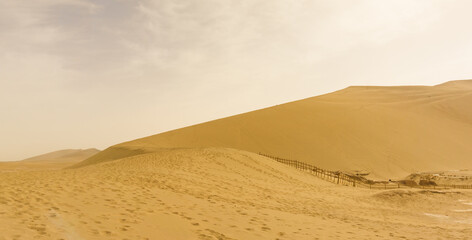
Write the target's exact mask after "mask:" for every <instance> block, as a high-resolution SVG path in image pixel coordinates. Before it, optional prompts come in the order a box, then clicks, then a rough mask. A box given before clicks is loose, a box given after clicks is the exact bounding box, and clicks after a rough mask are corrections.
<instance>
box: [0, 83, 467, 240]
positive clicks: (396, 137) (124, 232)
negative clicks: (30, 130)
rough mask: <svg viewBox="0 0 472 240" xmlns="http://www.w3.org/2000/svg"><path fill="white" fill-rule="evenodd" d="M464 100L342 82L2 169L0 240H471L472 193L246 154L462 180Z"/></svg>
mask: <svg viewBox="0 0 472 240" xmlns="http://www.w3.org/2000/svg"><path fill="white" fill-rule="evenodd" d="M471 101H472V81H459V82H449V83H446V84H442V85H438V86H433V87H427V86H410V87H350V88H347V89H344V90H341V91H338V92H335V93H331V94H327V95H323V96H318V97H314V98H309V99H305V100H301V101H297V102H292V103H287V104H283V105H278V106H275V107H271V108H267V109H263V110H259V111H254V112H250V113H246V114H241V115H237V116H233V117H229V118H225V119H220V120H216V121H212V122H208V123H203V124H199V125H195V126H191V127H187V128H183V129H178V130H174V131H170V132H166V133H162V134H158V135H154V136H150V137H146V138H142V139H137V140H134V141H130V142H126V143H122V144H118V145H115V146H112V147H110V148H108V149H106V150H104V151H102V152H97V151H90V152H89V153H88V154H90V155H91V156H90V157H89V158H87V159H85V160H83V161H80V162H78V161H77V158H75V160H71V159H72V158H67V157H64V155H61V154H49V155H47V156H41V157H36V158H33V159H27V160H26V161H20V162H16V163H7V164H0V226H1V229H0V230H1V231H0V240H4V239H5V240H7V239H122V240H124V239H132V240H134V239H169V240H174V239H470V236H472V190H459V189H450V190H424V189H414V188H411V189H409V188H402V189H393V190H374V189H367V188H359V187H349V186H342V185H336V184H333V183H330V182H327V181H324V180H321V179H319V178H317V177H315V176H313V175H312V174H309V173H307V172H303V171H300V170H297V169H295V168H293V167H290V166H287V165H284V164H281V163H279V162H276V161H274V160H273V159H270V158H267V157H264V156H261V155H259V154H257V153H259V152H262V153H265V154H271V155H274V156H279V157H285V158H292V159H297V160H301V161H306V162H308V163H311V164H313V165H316V166H318V167H321V168H327V169H331V170H341V171H346V172H349V171H365V172H369V173H370V174H369V175H368V176H369V177H370V178H373V179H387V178H399V179H401V178H404V177H407V176H408V175H410V174H412V173H415V172H428V171H430V172H434V171H442V172H444V173H445V174H446V173H451V172H457V171H458V170H462V172H463V173H464V174H465V173H468V172H469V171H470V170H467V169H472V161H470V156H472V148H470V142H471V141H472V110H471V108H470V107H469V106H470V103H471ZM72 155H74V154H72ZM78 155H80V156H82V157H83V156H84V154H78ZM85 155H86V154H85ZM65 156H67V154H65ZM61 159H62V160H61ZM66 159H67V160H66ZM31 164H34V166H33V165H31ZM12 165H14V166H13V167H12ZM32 166H33V167H32Z"/></svg>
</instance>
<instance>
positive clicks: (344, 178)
mask: <svg viewBox="0 0 472 240" xmlns="http://www.w3.org/2000/svg"><path fill="white" fill-rule="evenodd" d="M259 155H261V156H264V157H268V158H271V159H273V160H275V161H277V162H280V163H283V164H286V165H289V166H291V167H294V168H297V169H299V170H301V171H304V172H309V173H311V174H313V175H315V176H316V177H318V178H321V179H323V180H325V181H328V182H332V183H335V184H340V185H345V186H352V187H364V188H370V189H396V188H422V189H452V188H457V189H472V185H426V186H422V185H405V184H403V183H402V182H401V181H393V182H392V181H390V182H387V181H372V180H368V179H366V178H364V177H363V176H358V175H353V174H347V173H343V172H341V171H329V170H326V169H322V168H319V167H316V166H314V165H311V164H308V163H305V162H300V161H297V160H290V159H285V158H279V157H275V156H271V155H268V154H263V153H259Z"/></svg>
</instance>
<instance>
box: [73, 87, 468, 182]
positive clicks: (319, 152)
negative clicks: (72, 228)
mask: <svg viewBox="0 0 472 240" xmlns="http://www.w3.org/2000/svg"><path fill="white" fill-rule="evenodd" d="M470 106H472V81H453V82H448V83H445V84H441V85H437V86H405V87H362V86H357V87H349V88H346V89H344V90H341V91H337V92H334V93H331V94H327V95H323V96H318V97H313V98H308V99H304V100H301V101H296V102H291V103H287V104H282V105H278V106H275V107H270V108H266V109H262V110H258V111H254V112H249V113H245V114H241V115H236V116H232V117H228V118H224V119H219V120H215V121H211V122H207V123H203V124H199V125H195V126H191V127H186V128H182V129H178V130H174V131H170V132H166V133H162V134H158V135H154V136H150V137H146V138H142V139H138V140H134V141H130V142H126V143H122V144H118V145H115V146H112V147H110V148H108V149H106V150H105V151H103V152H101V153H99V154H97V155H95V156H93V157H91V158H89V159H87V160H86V161H84V162H81V163H80V164H78V165H77V166H78V167H79V166H86V165H90V164H96V163H100V162H105V161H110V160H114V159H119V158H123V157H127V156H133V155H139V154H144V153H149V152H158V151H163V150H165V149H175V148H195V147H230V148H235V149H241V150H246V151H250V152H263V153H267V154H271V155H275V156H280V157H285V158H293V159H297V160H301V161H305V162H309V163H312V164H314V165H317V166H319V167H322V168H326V169H331V170H343V171H355V170H360V171H367V172H370V173H371V175H370V177H371V178H375V179H377V178H380V179H388V178H402V177H405V176H407V175H408V174H410V173H412V172H418V171H434V170H454V169H465V168H469V169H470V168H472V161H471V156H472V148H471V147H470V143H471V142H472V108H471V107H470Z"/></svg>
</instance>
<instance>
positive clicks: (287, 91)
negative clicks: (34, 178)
mask: <svg viewBox="0 0 472 240" xmlns="http://www.w3.org/2000/svg"><path fill="white" fill-rule="evenodd" d="M471 10H472V1H468V0H448V1H445V0H312V1H308V0H300V1H292V0H271V1H267V0H201V1H196V0H180V1H175V0H133V1H131V0H35V1H31V0H0V161H10V160H21V159H24V158H27V157H30V156H34V155H37V154H42V153H46V152H50V151H55V150H60V149H70V148H74V149H75V148H91V147H94V148H99V149H104V148H106V147H108V146H111V145H114V144H117V143H120V142H124V141H129V140H133V139H136V138H140V137H145V136H149V135H153V134H156V133H160V132H165V131H168V130H172V129H176V128H180V127H184V126H189V125H193V124H196V123H201V122H205V121H209V120H213V119H218V118H221V117H226V116H230V115H234V114H239V113H243V112H247V111H252V110H256V109H260V108H264V107H270V106H273V105H277V104H281V103H285V102H289V101H294V100H299V99H303V98H307V97H312V96H316V95H320V94H324V93H328V92H331V91H335V90H339V89H342V88H345V87H347V86H351V85H435V84H439V83H442V82H446V81H449V80H456V79H470V78H472V68H470V63H472V28H470V23H471V22H472V14H470V11H471Z"/></svg>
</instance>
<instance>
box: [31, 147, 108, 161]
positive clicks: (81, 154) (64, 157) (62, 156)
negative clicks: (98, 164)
mask: <svg viewBox="0 0 472 240" xmlns="http://www.w3.org/2000/svg"><path fill="white" fill-rule="evenodd" d="M99 152H100V150H98V149H95V148H89V149H65V150H59V151H55V152H50V153H46V154H42V155H38V156H34V157H31V158H27V159H24V160H22V161H23V162H38V161H48V162H57V161H59V162H77V161H81V160H84V159H87V158H89V157H91V156H93V155H95V154H97V153H99Z"/></svg>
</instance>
